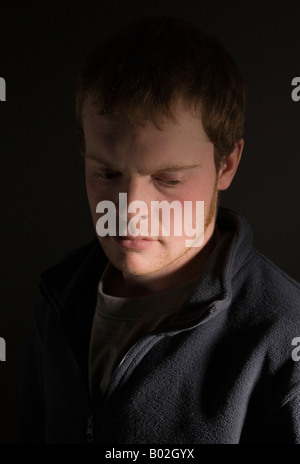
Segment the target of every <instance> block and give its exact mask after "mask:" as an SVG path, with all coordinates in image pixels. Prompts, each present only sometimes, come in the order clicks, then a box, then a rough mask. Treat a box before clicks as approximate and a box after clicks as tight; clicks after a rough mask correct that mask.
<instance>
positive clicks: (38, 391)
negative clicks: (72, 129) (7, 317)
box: [19, 17, 300, 445]
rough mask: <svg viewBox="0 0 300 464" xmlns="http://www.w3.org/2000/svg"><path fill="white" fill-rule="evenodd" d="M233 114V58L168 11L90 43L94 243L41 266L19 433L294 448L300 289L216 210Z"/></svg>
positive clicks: (82, 129)
mask: <svg viewBox="0 0 300 464" xmlns="http://www.w3.org/2000/svg"><path fill="white" fill-rule="evenodd" d="M244 108H245V92H244V86H243V83H242V80H241V78H240V75H239V73H238V71H237V69H236V67H235V64H234V63H233V61H232V60H231V58H230V57H229V56H228V54H227V53H226V52H225V51H224V49H223V48H222V46H221V45H220V44H219V43H218V42H217V40H215V39H213V38H211V37H207V36H206V35H203V34H202V33H201V32H200V31H199V30H198V29H197V28H195V27H194V26H191V25H189V24H186V23H185V22H183V21H181V20H176V19H172V18H160V17H157V18H151V19H145V20H141V21H138V22H136V23H133V24H132V25H130V26H128V27H126V28H124V29H122V30H121V31H118V32H117V33H116V34H114V35H113V36H112V37H110V38H108V39H107V40H106V41H105V42H104V43H102V44H101V45H100V46H99V47H98V48H97V49H96V50H95V51H94V52H93V53H92V54H91V55H90V57H89V58H88V60H87V62H86V63H85V64H84V66H83V68H82V70H81V73H80V75H79V78H78V86H77V119H78V128H79V135H80V142H81V151H82V155H83V157H84V162H85V171H86V186H87V194H88V199H89V204H90V207H91V213H92V217H93V222H94V225H95V229H96V231H97V238H96V239H95V240H94V241H93V243H91V244H89V245H87V246H84V247H82V248H80V249H78V250H76V251H74V252H72V253H71V254H70V255H68V256H67V257H66V258H65V259H64V260H63V261H62V262H61V263H59V264H58V265H57V266H55V267H54V268H51V269H49V270H48V271H46V272H44V273H43V275H42V278H41V297H40V301H39V304H38V308H37V312H36V316H35V321H34V327H33V334H32V338H31V345H30V346H31V347H30V350H29V355H28V365H27V369H26V376H25V381H24V390H23V398H24V402H23V408H22V413H21V421H20V427H19V440H20V441H22V442H30V443H34V442H36V443H85V442H88V441H92V442H94V443H104V444H121V443H125V444H139V443H142V444H147V443H151V444H177V445H178V444H188V443H193V444H212V443H218V444H223V443H300V417H299V414H300V372H299V367H298V364H297V362H295V361H294V360H293V359H292V356H291V353H292V349H293V346H292V340H293V339H294V337H297V336H300V312H299V300H300V288H299V285H298V284H297V283H296V282H294V281H293V280H292V279H290V278H289V277H288V276H286V275H285V274H284V273H283V272H282V271H280V270H279V269H277V268H276V267H275V266H274V265H273V264H272V263H271V262H270V261H268V260H267V259H266V258H265V257H263V256H262V255H261V254H259V253H258V252H257V251H256V250H255V249H254V248H253V247H252V236H251V231H250V228H249V226H248V224H247V222H246V221H245V219H244V218H243V217H242V216H241V215H239V214H238V213H235V212H233V211H231V210H227V209H223V208H218V191H219V190H224V189H227V188H228V187H229V185H230V183H231V181H232V179H233V177H234V175H235V173H236V170H237V167H238V164H239V161H240V158H241V153H242V149H243V138H242V137H243V122H244ZM120 194H123V197H121V196H120ZM162 202H165V203H164V205H167V206H169V207H170V209H169V213H170V214H169V216H168V221H169V222H168V221H167V220H166V216H164V215H163V212H162V210H161V211H160V212H158V213H157V210H155V209H152V206H153V205H157V204H158V203H159V204H161V205H162ZM187 202H189V203H188V204H189V205H190V209H188V204H187ZM201 202H204V220H203V221H202V224H201V223H200V222H197V218H198V216H199V217H201V214H200V215H199V214H198V216H197V212H198V213H199V211H200V212H201V208H200V210H199V211H198V209H197V208H198V206H199V205H200V207H201V205H203V203H201ZM197 205H198V206H197ZM111 206H113V208H112V209H110V208H111ZM171 209H172V211H171ZM108 210H109V211H110V216H109V215H108V213H107V211H108ZM178 211H179V215H178ZM185 213H186V214H185ZM114 214H115V216H114ZM105 215H106V216H105ZM101 218H102V219H101ZM182 218H183V219H184V220H185V223H184V225H186V223H187V222H189V224H190V225H191V226H192V228H191V229H192V231H194V234H190V233H188V230H187V228H184V227H183V228H182V233H176V227H177V226H178V221H179V220H180V219H182ZM155 221H156V224H157V221H158V224H159V227H158V228H156V229H155V228H154V229H155V230H154V229H153V228H151V224H153V222H155ZM167 222H168V224H167ZM105 224H106V232H109V233H107V234H105V227H104V225H105ZM130 224H131V227H130ZM133 226H135V227H133ZM167 226H170V227H169V228H168V227H167ZM165 229H168V230H169V233H167V234H165V233H164V232H165ZM153 231H154V232H153ZM99 232H100V233H99Z"/></svg>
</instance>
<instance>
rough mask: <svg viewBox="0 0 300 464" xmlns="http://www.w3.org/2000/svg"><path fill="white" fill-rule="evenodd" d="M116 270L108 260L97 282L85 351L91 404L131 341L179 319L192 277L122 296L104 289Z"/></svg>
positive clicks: (191, 284) (102, 389)
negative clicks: (167, 286)
mask: <svg viewBox="0 0 300 464" xmlns="http://www.w3.org/2000/svg"><path fill="white" fill-rule="evenodd" d="M118 272H119V271H117V270H116V269H115V268H114V267H113V266H112V265H111V264H108V265H107V267H106V269H105V271H104V273H103V275H102V277H101V280H100V282H99V288H98V298H97V305H96V311H95V315H94V321H93V327H92V334H91V341H90V352H89V382H90V393H91V398H92V402H93V403H94V404H97V400H98V397H99V395H100V392H102V393H103V392H104V390H105V389H106V387H107V385H108V383H109V381H110V378H111V375H112V372H113V370H114V369H115V368H116V366H117V365H118V364H119V362H120V361H121V360H122V358H123V356H124V355H125V354H126V353H127V351H128V350H129V349H130V348H131V347H132V346H133V345H134V343H136V342H137V341H138V340H139V339H140V338H141V337H143V336H144V335H146V334H147V333H149V332H152V331H153V330H154V329H157V328H159V327H161V328H162V327H167V326H171V325H172V326H173V325H174V324H175V325H176V324H177V323H178V322H179V321H178V320H177V315H178V310H179V309H180V307H181V306H182V303H183V301H184V300H185V298H186V297H187V295H188V294H189V292H190V290H191V287H192V286H193V284H194V283H195V281H196V278H194V279H192V280H190V281H188V282H185V283H183V284H181V285H177V286H176V287H174V288H171V289H167V290H164V291H162V292H159V293H156V294H153V295H149V296H142V297H136V298H123V297H115V296H111V295H108V294H106V293H104V289H105V282H107V281H110V282H111V281H112V280H111V279H113V281H116V282H117V280H118V279H117V276H118ZM191 316H192V315H189V317H191ZM198 317H199V312H198Z"/></svg>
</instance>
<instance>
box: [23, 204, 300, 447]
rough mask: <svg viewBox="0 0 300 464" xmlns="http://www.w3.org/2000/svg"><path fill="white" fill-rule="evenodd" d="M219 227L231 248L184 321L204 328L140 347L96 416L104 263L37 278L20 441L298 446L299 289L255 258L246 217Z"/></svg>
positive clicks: (77, 254)
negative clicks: (97, 316)
mask: <svg viewBox="0 0 300 464" xmlns="http://www.w3.org/2000/svg"><path fill="white" fill-rule="evenodd" d="M218 226H219V227H220V228H221V229H222V230H223V231H226V230H227V231H231V232H232V233H231V234H227V237H228V236H230V237H231V238H230V240H228V238H227V240H228V242H226V243H225V244H224V243H223V245H222V244H220V246H217V247H216V248H215V249H214V251H213V253H212V254H211V256H210V260H209V263H208V266H207V267H206V270H205V272H203V273H202V275H199V279H198V280H197V282H196V284H195V287H194V288H193V290H192V291H191V293H190V294H189V296H188V298H187V299H186V301H185V302H184V304H183V306H182V308H181V310H180V311H186V312H188V311H191V312H193V313H195V312H196V313H197V312H199V317H198V318H196V319H195V321H194V322H193V323H192V324H191V323H189V325H187V326H184V325H183V326H182V327H180V328H178V327H176V328H174V329H172V328H170V329H168V330H165V331H164V330H161V331H156V332H152V333H150V334H148V335H146V336H145V337H143V338H142V339H140V340H139V341H138V342H137V343H136V344H135V345H134V346H133V347H132V348H131V349H130V350H129V352H128V353H127V355H126V356H125V358H124V359H123V361H122V362H121V364H120V365H119V366H118V367H117V368H116V369H115V371H114V373H113V376H112V378H111V381H110V384H109V386H108V388H107V390H106V391H105V393H104V395H103V398H101V400H100V402H99V405H98V407H97V408H96V409H95V410H92V407H91V402H90V399H89V394H88V353H89V340H90V334H91V327H92V321H93V315H94V311H95V306H96V298H97V288H98V283H99V280H100V277H101V275H102V272H103V270H104V268H105V266H106V264H107V259H106V258H105V255H104V254H103V252H102V250H101V248H100V245H99V244H98V241H97V240H95V241H94V242H93V243H91V244H89V245H86V246H84V247H81V248H80V249H78V250H76V251H74V252H72V253H71V254H69V255H68V256H67V257H66V258H65V259H64V260H63V261H62V262H61V263H59V264H58V265H56V266H55V267H53V268H51V269H49V270H47V271H45V272H44V273H43V274H42V276H41V284H40V288H41V296H40V299H39V301H38V305H37V310H36V312H35V317H34V321H33V329H32V334H31V338H30V343H29V350H28V357H27V364H26V369H25V373H24V382H23V388H22V395H21V408H20V420H19V426H18V438H17V442H19V443H74V444H75V443H86V442H87V439H89V440H92V441H93V442H94V443H103V444H176V445H179V444H215V443H217V444H238V443H240V444H244V443H250V444H258V443H263V444H271V443H274V444H279V443H286V444H300V363H297V362H295V361H293V359H292V357H291V353H292V350H293V348H294V347H293V346H292V340H293V339H294V338H295V337H300V285H299V284H298V283H297V282H295V281H294V280H292V279H291V278H290V277H288V276H287V275H286V274H284V273H283V272H282V271H281V270H279V269H278V268H276V267H275V266H274V265H273V264H272V263H271V262H270V261H269V260H268V259H266V258H265V257H264V256H262V255H261V254H260V253H259V252H258V251H257V250H256V249H255V248H253V246H252V233H251V230H250V228H249V225H248V224H247V222H246V221H245V219H244V218H243V217H242V216H241V215H239V214H238V213H235V212H233V211H231V210H227V209H222V208H220V209H219V214H218ZM225 237H226V234H225ZM221 245H222V246H221ZM87 431H88V434H87V433H86V432H87Z"/></svg>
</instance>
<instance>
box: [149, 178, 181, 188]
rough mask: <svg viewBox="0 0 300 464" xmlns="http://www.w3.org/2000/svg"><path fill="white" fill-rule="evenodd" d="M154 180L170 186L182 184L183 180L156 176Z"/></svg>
mask: <svg viewBox="0 0 300 464" xmlns="http://www.w3.org/2000/svg"><path fill="white" fill-rule="evenodd" d="M156 180H158V181H159V182H161V183H162V184H166V185H170V186H175V185H179V184H182V182H183V180H182V179H165V178H161V177H157V178H156Z"/></svg>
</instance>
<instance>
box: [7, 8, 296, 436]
mask: <svg viewBox="0 0 300 464" xmlns="http://www.w3.org/2000/svg"><path fill="white" fill-rule="evenodd" d="M74 5H75V4H74ZM299 10H300V8H299V2H297V1H295V2H284V3H283V4H282V3H281V5H280V4H279V5H278V6H276V5H275V4H274V3H273V2H264V3H262V2H257V3H254V2H242V1H236V2H230V3H229V2H223V1H222V2H221V1H220V2H211V1H210V2H206V1H204V2H202V1H200V0H197V1H177V2H176V1H171V0H170V1H153V0H152V1H151V2H150V1H134V0H133V1H130V0H128V1H126V0H125V1H121V0H110V1H106V0H105V1H98V2H95V3H83V2H82V3H78V4H76V6H71V4H68V3H67V4H63V3H61V4H60V5H59V6H57V7H54V6H52V5H51V4H48V3H47V2H43V3H42V2H41V3H40V6H35V7H33V6H29V5H26V4H25V5H21V4H20V5H18V4H14V6H10V7H6V8H4V7H0V76H1V77H3V78H4V79H5V80H6V85H7V95H6V97H7V101H6V102H0V154H1V220H2V223H1V248H2V259H1V263H2V266H1V271H2V274H1V312H0V337H3V338H5V340H6V348H7V358H6V362H0V442H1V443H11V442H12V441H13V433H14V424H15V417H16V404H17V395H18V389H19V383H20V376H21V370H22V365H23V356H24V350H25V343H26V337H27V334H28V329H29V325H30V320H31V316H32V312H33V310H34V305H35V300H36V296H37V283H38V277H39V274H40V272H41V271H42V270H43V269H45V268H47V267H49V266H50V265H52V264H54V263H55V262H57V261H58V260H59V259H60V258H61V257H62V256H63V255H64V254H65V253H66V252H68V251H69V250H71V249H72V248H74V247H76V246H79V245H81V244H83V243H85V242H87V241H89V240H90V239H91V238H93V237H94V232H93V229H92V221H91V219H90V213H89V208H88V203H87V200H86V195H85V187H84V173H83V164H82V160H81V157H80V155H79V150H78V145H77V137H76V132H75V117H74V89H75V79H76V75H77V73H78V71H79V68H80V65H81V63H82V62H83V60H84V59H85V58H86V56H87V54H88V53H89V52H90V51H91V50H92V49H93V48H94V47H95V46H96V45H97V44H98V42H100V41H101V39H102V38H103V37H105V36H106V35H108V34H109V33H111V32H112V31H114V30H115V29H117V28H118V27H119V26H121V25H124V24H125V23H127V22H128V21H130V20H132V19H136V18H140V17H143V16H152V15H155V14H169V15H173V16H178V17H181V18H184V19H186V20H189V21H190V22H193V23H195V24H197V25H199V26H200V27H201V28H202V29H203V30H204V32H207V33H210V34H212V35H215V36H216V37H218V38H219V39H220V41H221V42H222V43H223V45H224V46H225V48H226V49H227V50H228V51H229V52H230V54H231V56H232V57H233V58H234V60H235V61H236V63H237V64H238V67H239V69H240V72H241V74H242V76H243V77H244V80H245V82H246V85H247V89H248V106H247V121H246V134H245V142H246V143H245V149H244V153H243V158H242V162H241V165H240V167H239V171H238V174H237V177H236V178H235V180H234V182H233V184H232V186H231V188H230V189H229V191H228V192H226V193H224V194H223V195H222V204H224V205H226V206H230V207H232V208H235V209H237V210H239V211H240V212H241V213H243V214H244V215H245V216H246V217H247V219H248V221H249V222H250V224H251V226H252V228H253V232H254V243H255V245H256V247H257V248H258V249H259V250H260V251H262V252H263V253H264V254H266V255H267V256H268V257H269V258H270V259H271V260H272V261H273V262H274V263H275V264H276V265H278V266H279V267H281V268H282V269H283V270H284V271H285V272H287V273H288V274H289V275H291V276H292V277H293V278H295V279H296V280H300V269H299V264H298V263H299V260H300V256H299V245H298V238H299V232H300V227H299V207H298V198H299V195H298V191H299V175H300V162H299V151H300V137H299V122H300V102H298V103H296V102H294V101H293V100H292V99H291V92H292V86H291V81H292V79H293V77H296V76H299V75H300V32H299V14H298V11H299ZM295 336H300V334H297V333H295Z"/></svg>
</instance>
